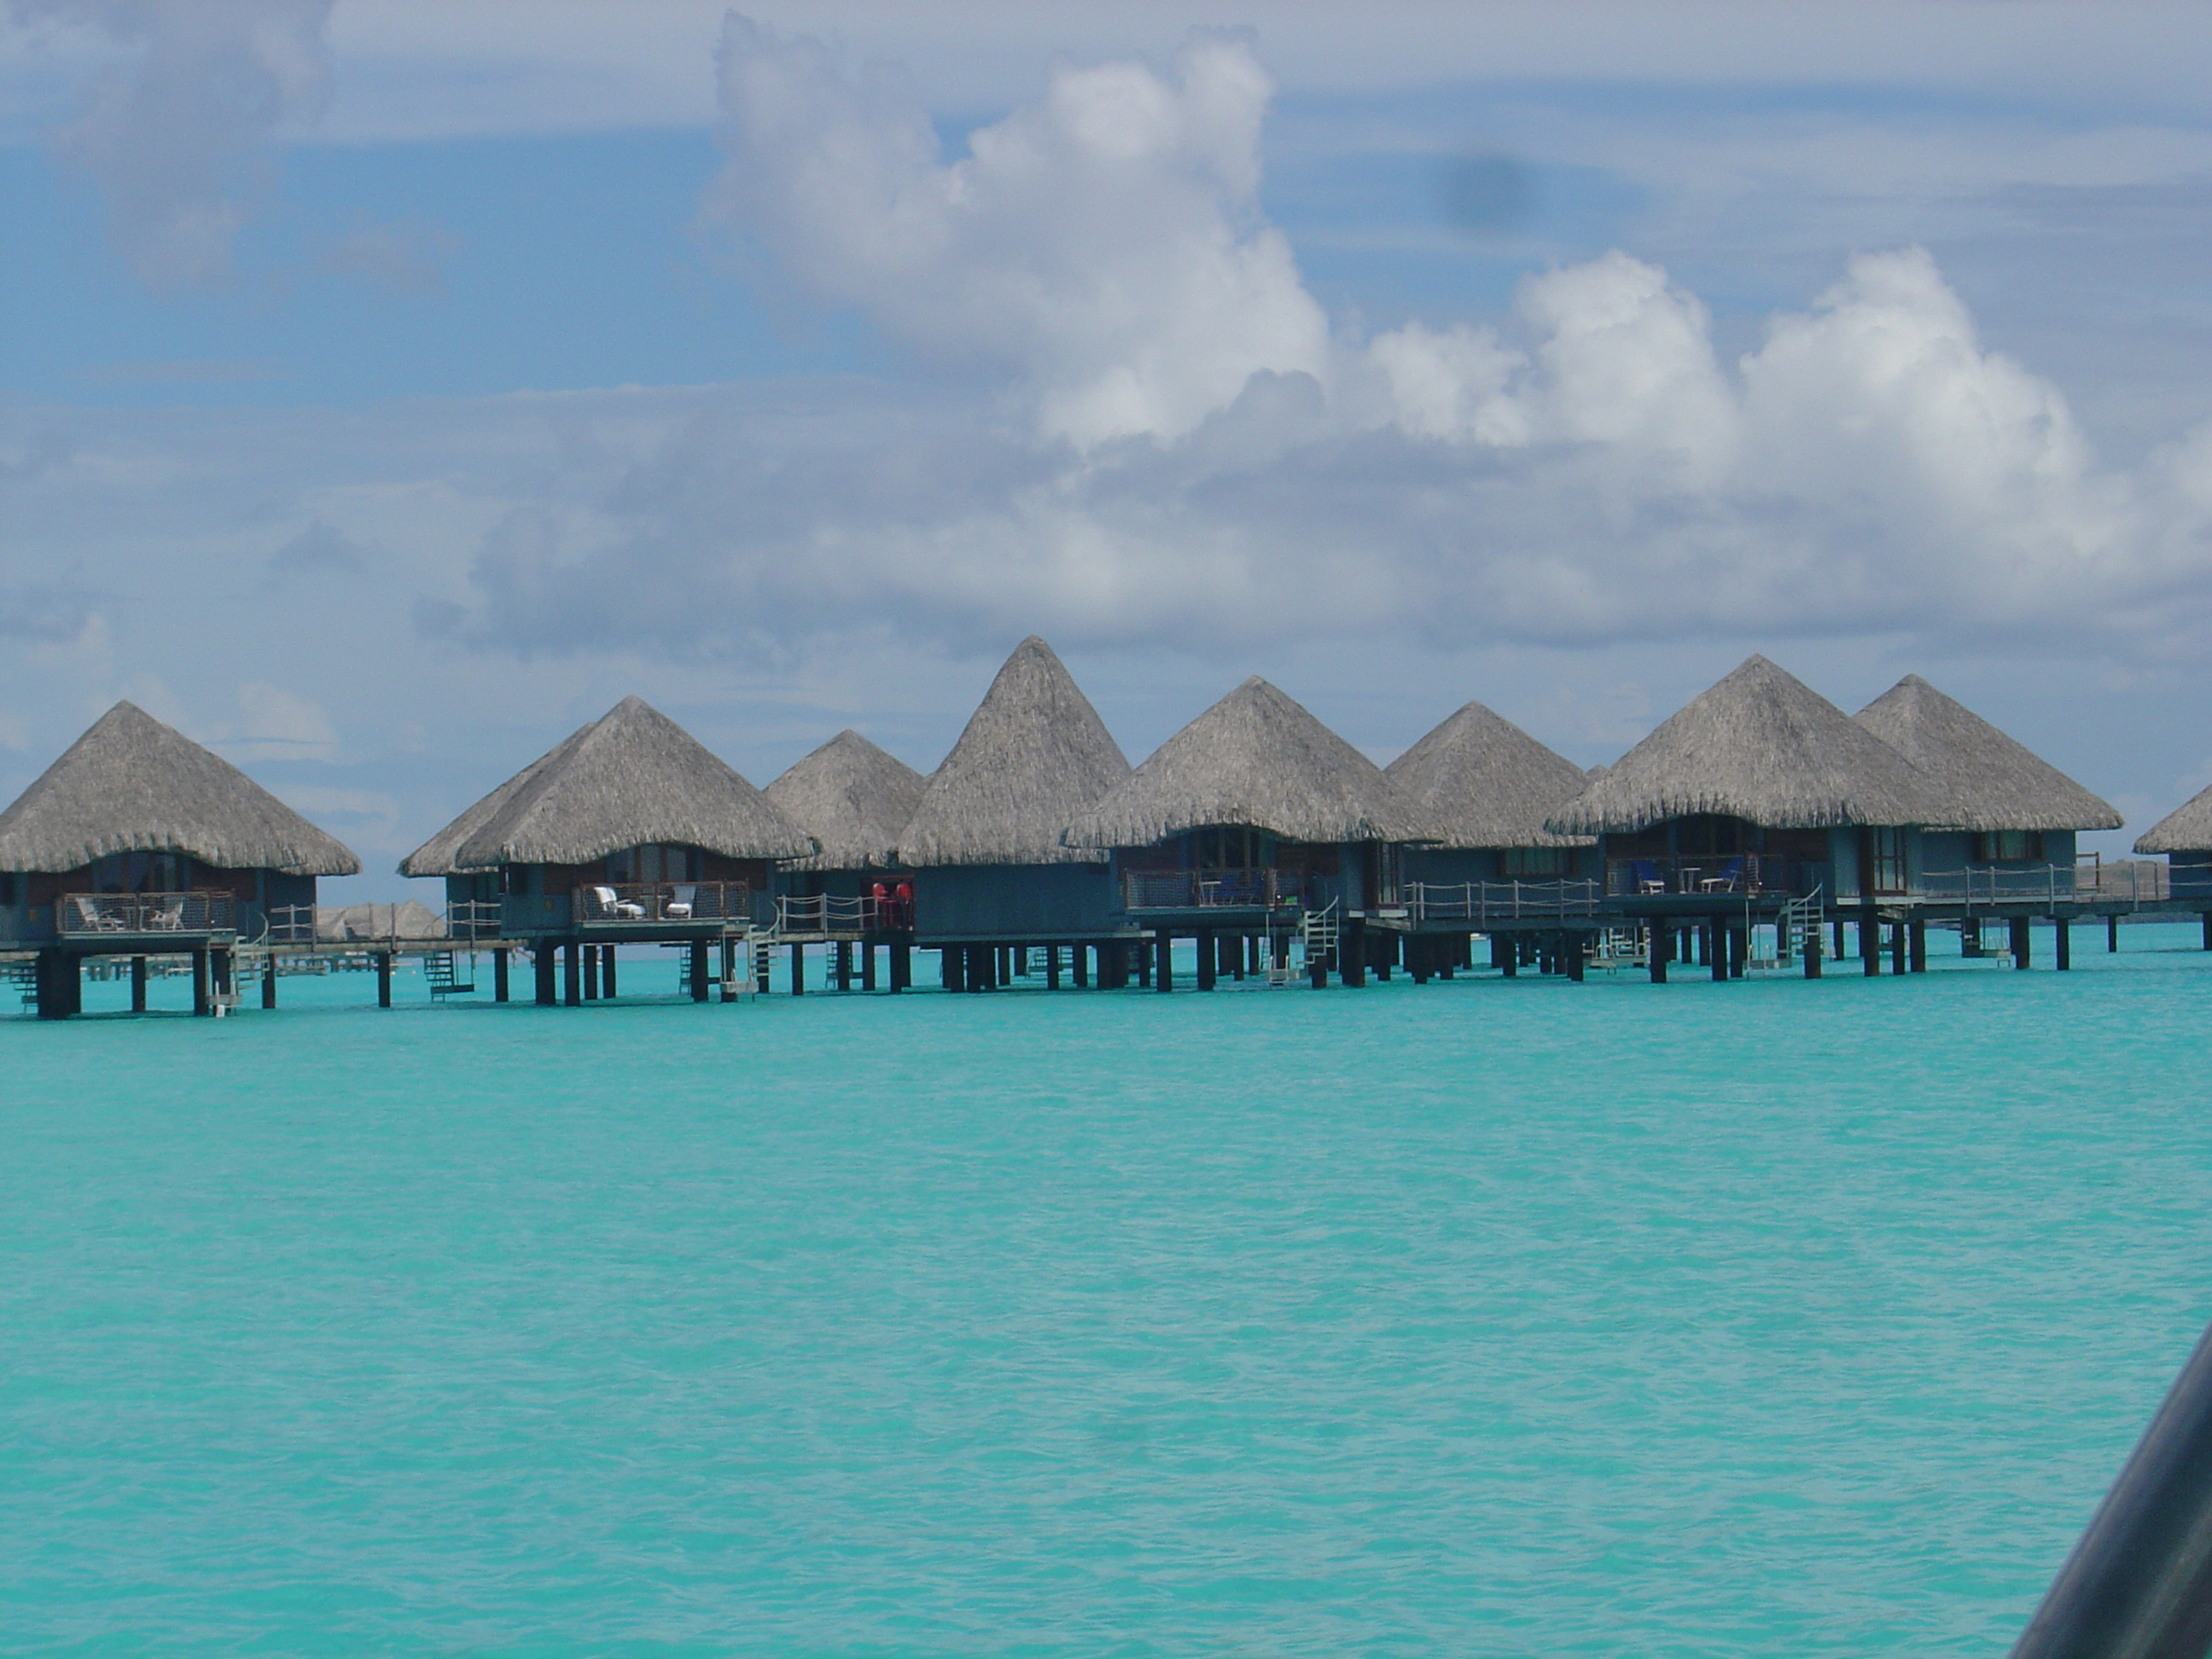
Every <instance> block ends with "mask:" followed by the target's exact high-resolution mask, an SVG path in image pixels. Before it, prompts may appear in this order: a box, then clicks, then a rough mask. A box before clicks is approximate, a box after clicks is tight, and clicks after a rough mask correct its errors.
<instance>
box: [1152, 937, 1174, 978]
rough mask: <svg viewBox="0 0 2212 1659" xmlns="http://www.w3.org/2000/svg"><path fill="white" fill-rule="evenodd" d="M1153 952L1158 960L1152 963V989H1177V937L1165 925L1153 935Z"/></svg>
mask: <svg viewBox="0 0 2212 1659" xmlns="http://www.w3.org/2000/svg"><path fill="white" fill-rule="evenodd" d="M1152 941H1153V944H1152V950H1153V954H1154V955H1155V956H1157V957H1158V961H1157V962H1155V963H1153V964H1152V989H1154V990H1155V991H1172V990H1174V989H1175V937H1174V935H1172V934H1171V933H1169V932H1168V930H1167V929H1166V928H1164V927H1163V928H1161V929H1160V930H1159V932H1158V933H1155V934H1153V935H1152Z"/></svg>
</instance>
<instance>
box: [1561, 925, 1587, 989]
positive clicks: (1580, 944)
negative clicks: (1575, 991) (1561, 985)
mask: <svg viewBox="0 0 2212 1659" xmlns="http://www.w3.org/2000/svg"><path fill="white" fill-rule="evenodd" d="M1565 945H1566V957H1567V978H1568V980H1569V981H1571V982H1572V983H1574V984H1577V985H1580V984H1581V983H1582V982H1583V954H1584V952H1586V951H1588V950H1589V935H1587V934H1584V933H1570V934H1568V935H1567V937H1566V940H1565Z"/></svg>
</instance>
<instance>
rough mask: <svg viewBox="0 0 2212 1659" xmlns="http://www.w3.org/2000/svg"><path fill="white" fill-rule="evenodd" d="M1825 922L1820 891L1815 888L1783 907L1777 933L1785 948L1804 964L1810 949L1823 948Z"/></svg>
mask: <svg viewBox="0 0 2212 1659" xmlns="http://www.w3.org/2000/svg"><path fill="white" fill-rule="evenodd" d="M1823 921H1824V915H1823V911H1822V908H1821V904H1820V889H1819V888H1817V887H1815V888H1814V890H1812V891H1811V892H1809V893H1808V894H1806V895H1805V896H1803V897H1802V898H1794V899H1791V900H1790V902H1788V903H1787V904H1785V905H1784V906H1783V907H1782V916H1781V921H1780V924H1779V926H1778V927H1777V928H1776V930H1775V931H1776V933H1777V934H1778V936H1779V939H1780V942H1781V943H1782V945H1784V948H1786V949H1787V950H1788V951H1790V953H1791V954H1792V955H1794V956H1796V958H1797V959H1798V960H1799V961H1800V962H1802V961H1803V960H1804V959H1805V953H1806V951H1807V950H1808V948H1809V949H1813V950H1819V949H1820V948H1822V945H1821V939H1820V928H1821V927H1822V925H1823Z"/></svg>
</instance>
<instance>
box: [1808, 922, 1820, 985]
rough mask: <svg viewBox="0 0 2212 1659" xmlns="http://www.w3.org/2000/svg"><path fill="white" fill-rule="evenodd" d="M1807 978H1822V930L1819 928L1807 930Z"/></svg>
mask: <svg viewBox="0 0 2212 1659" xmlns="http://www.w3.org/2000/svg"><path fill="white" fill-rule="evenodd" d="M1805 977H1806V978H1807V979H1818V978H1820V929H1819V928H1817V927H1808V928H1807V929H1806V930H1805Z"/></svg>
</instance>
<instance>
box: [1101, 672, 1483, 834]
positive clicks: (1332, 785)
mask: <svg viewBox="0 0 2212 1659" xmlns="http://www.w3.org/2000/svg"><path fill="white" fill-rule="evenodd" d="M1213 825H1238V826H1241V827H1243V828H1246V829H1264V830H1266V831H1267V832H1268V833H1269V834H1270V835H1274V836H1280V837H1281V838H1282V839H1284V840H1285V841H1301V842H1348V841H1383V842H1431V841H1437V840H1440V839H1442V837H1443V830H1442V829H1441V828H1440V827H1439V826H1438V825H1437V823H1435V822H1433V821H1432V820H1431V817H1430V816H1429V815H1428V814H1427V813H1425V812H1424V811H1422V810H1421V809H1420V808H1419V806H1416V805H1414V804H1413V802H1412V801H1410V800H1408V799H1407V798H1406V796H1405V794H1404V793H1403V792H1402V791H1401V790H1400V789H1399V787H1398V786H1397V785H1395V783H1393V782H1391V781H1390V780H1389V778H1388V777H1386V776H1384V775H1383V769H1382V768H1381V767H1379V766H1377V765H1376V764H1375V763H1374V762H1373V761H1371V760H1370V759H1368V758H1367V757H1366V756H1364V755H1363V754H1361V753H1360V752H1359V751H1358V750H1357V749H1354V748H1353V747H1352V745H1351V744H1348V743H1346V741H1345V740H1344V739H1343V738H1340V737H1339V736H1337V735H1336V733H1335V732H1332V731H1330V730H1329V729H1328V727H1327V726H1323V725H1322V723H1321V722H1320V721H1319V720H1316V719H1315V718H1314V717H1313V715H1312V714H1310V713H1308V712H1307V711H1306V710H1305V709H1304V708H1301V707H1300V706H1299V705H1298V704H1297V703H1296V702H1292V701H1291V699H1290V698H1288V697H1286V696H1284V695H1283V694H1282V693H1281V692H1280V691H1279V690H1276V689H1275V688H1274V687H1273V686H1272V685H1270V684H1267V681H1265V680H1263V679H1261V678H1259V677H1258V676H1257V675H1255V676H1254V677H1253V678H1250V679H1249V680H1247V681H1245V682H1244V684H1242V685H1240V686H1238V687H1237V689H1236V690H1234V691H1231V693H1230V694H1229V695H1228V696H1225V697H1224V698H1222V700H1221V701H1220V702H1217V703H1215V704H1214V705H1213V707H1212V708H1209V709H1207V710H1206V712H1205V713H1204V714H1200V716H1199V717H1198V718H1197V719H1196V720H1193V721H1192V722H1191V723H1190V724H1189V725H1188V726H1184V727H1183V729H1182V731H1180V732H1176V734H1175V736H1173V737H1171V738H1169V739H1168V740H1167V741H1166V742H1165V743H1164V744H1161V745H1160V746H1159V748H1158V750H1156V751H1155V752H1154V753H1153V755H1152V758H1151V759H1150V760H1148V761H1146V763H1144V764H1143V765H1142V766H1140V767H1139V768H1138V769H1136V770H1135V771H1134V772H1133V773H1132V774H1130V775H1129V777H1128V778H1127V780H1126V781H1124V782H1122V783H1121V784H1119V785H1118V786H1116V787H1115V789H1114V790H1113V792H1112V793H1109V794H1108V795H1107V796H1106V797H1105V798H1104V799H1102V800H1101V801H1100V802H1099V803H1098V804H1097V805H1096V806H1094V807H1092V808H1091V810H1090V811H1087V812H1085V813H1083V814H1081V815H1079V817H1076V818H1075V820H1074V821H1073V823H1070V824H1069V825H1068V827H1067V829H1066V832H1065V833H1064V834H1063V835H1062V836H1061V837H1060V839H1061V840H1062V841H1064V842H1066V843H1067V844H1068V845H1069V846H1072V847H1149V846H1151V845H1152V844H1153V843H1154V842H1159V841H1164V840H1165V839H1166V838H1167V837H1169V836H1179V835H1182V834H1183V833H1184V832H1185V831H1186V830H1190V829H1205V828H1207V827H1209V826H1213Z"/></svg>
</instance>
